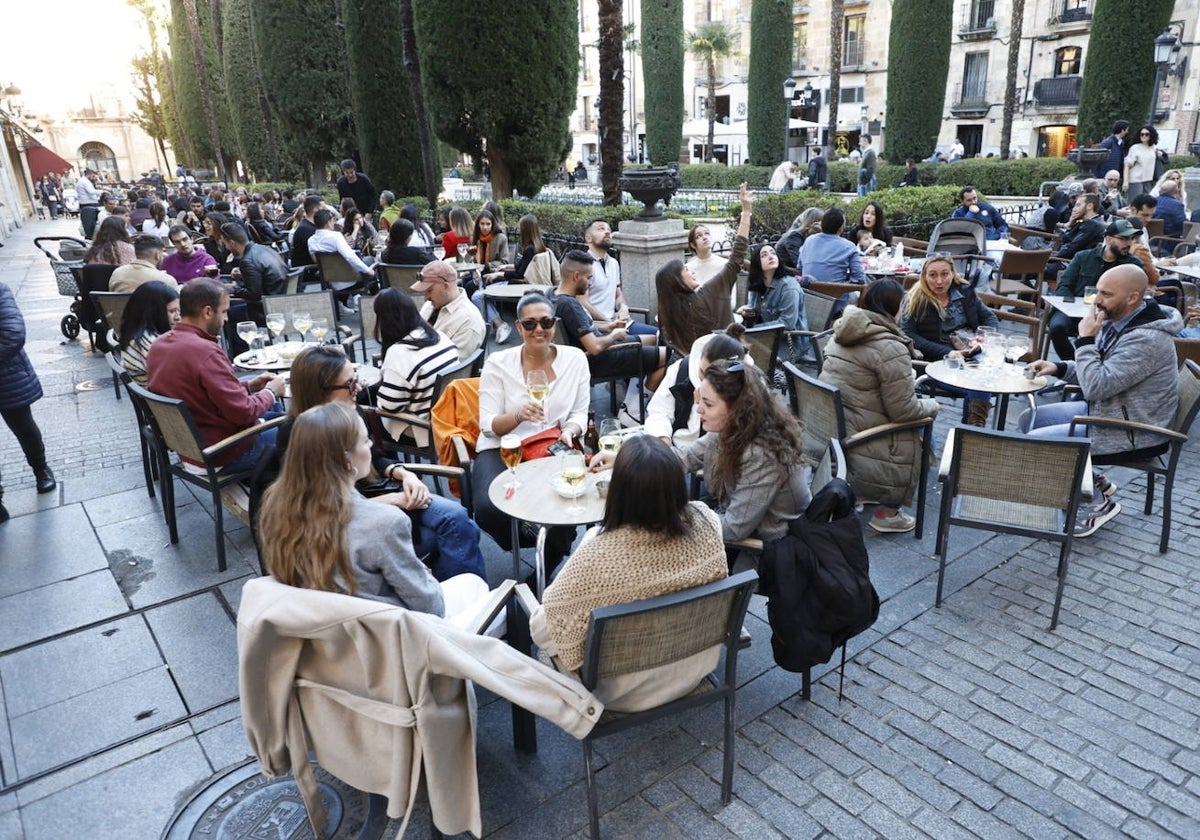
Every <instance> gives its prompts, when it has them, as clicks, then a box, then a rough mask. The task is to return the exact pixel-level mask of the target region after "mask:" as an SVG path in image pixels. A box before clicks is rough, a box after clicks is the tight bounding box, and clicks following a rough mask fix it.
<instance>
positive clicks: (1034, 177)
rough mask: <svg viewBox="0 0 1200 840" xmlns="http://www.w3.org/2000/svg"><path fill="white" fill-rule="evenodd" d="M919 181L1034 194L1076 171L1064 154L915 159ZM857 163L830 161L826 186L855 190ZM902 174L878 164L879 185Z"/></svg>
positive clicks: (898, 169)
mask: <svg viewBox="0 0 1200 840" xmlns="http://www.w3.org/2000/svg"><path fill="white" fill-rule="evenodd" d="M917 172H918V175H917V178H918V182H919V183H921V184H922V185H925V186H934V185H947V186H959V187H964V186H967V185H968V184H969V185H971V186H973V187H976V188H978V189H979V190H980V192H984V193H990V194H992V195H1037V194H1038V189H1039V187H1040V186H1041V183H1042V181H1061V180H1062V179H1063V178H1068V177H1070V176H1071V175H1074V174H1075V172H1076V168H1075V164H1073V163H1071V162H1070V161H1069V160H1067V159H1066V158H1021V159H1019V160H1000V159H999V158H971V159H969V160H960V161H957V162H956V163H918V164H917ZM857 174H858V167H857V165H855V164H854V163H851V162H850V161H837V162H835V163H831V164H829V188H830V189H831V190H832V191H834V192H854V191H855V186H854V183H855V178H856V176H857ZM903 176H904V167H903V166H897V165H896V164H881V165H880V167H879V170H878V173H877V175H876V178H877V183H878V184H880V185H881V186H883V185H887V186H890V185H892V184H895V183H896V182H897V181H899V180H900V179H901V178H902V177H903Z"/></svg>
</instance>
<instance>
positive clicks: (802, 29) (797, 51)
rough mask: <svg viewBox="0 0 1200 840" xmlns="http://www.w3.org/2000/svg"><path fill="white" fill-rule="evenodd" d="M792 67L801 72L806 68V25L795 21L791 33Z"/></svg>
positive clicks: (803, 22)
mask: <svg viewBox="0 0 1200 840" xmlns="http://www.w3.org/2000/svg"><path fill="white" fill-rule="evenodd" d="M792 67H794V68H795V69H797V70H803V69H805V68H807V67H808V23H807V22H806V21H797V22H796V25H795V28H794V29H793V31H792Z"/></svg>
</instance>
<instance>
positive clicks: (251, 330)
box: [237, 321, 258, 347]
mask: <svg viewBox="0 0 1200 840" xmlns="http://www.w3.org/2000/svg"><path fill="white" fill-rule="evenodd" d="M237 334H238V338H240V339H241V340H242V341H244V342H246V346H247V347H249V346H250V345H251V344H253V343H254V337H255V336H256V335H258V324H256V323H254V322H253V321H238V325H237Z"/></svg>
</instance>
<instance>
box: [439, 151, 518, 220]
mask: <svg viewBox="0 0 1200 840" xmlns="http://www.w3.org/2000/svg"><path fill="white" fill-rule="evenodd" d="M487 159H488V168H489V170H491V174H492V196H493V197H494V198H495V199H496V200H497V201H500V200H501V199H504V198H512V191H513V186H512V173H511V172H510V171H509V169H508V161H506V160H505V159H504V156H503V155H502V154H501V153H500V152H499V151H498V150H497V149H496V148H495V147H494V146H489V147H488V153H487ZM481 160H482V158H479V159H478V160H477V161H476V162H477V164H478V163H479V161H481ZM479 165H482V164H479ZM434 206H435V207H436V206H437V205H434Z"/></svg>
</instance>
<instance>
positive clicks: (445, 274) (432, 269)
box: [412, 260, 458, 292]
mask: <svg viewBox="0 0 1200 840" xmlns="http://www.w3.org/2000/svg"><path fill="white" fill-rule="evenodd" d="M435 280H445V281H446V282H448V283H457V282H458V275H457V274H455V273H454V269H453V268H451V267H450V264H449V263H446V262H443V261H442V260H434V261H433V262H431V263H429V264H428V265H426V266H425V267H424V268H422V269H421V274H420V278H419V279H418V280H417V282H416V283H413V284H412V290H413V291H414V292H424V291H428V290H429V287H430V286H432V285H433V283H434V281H435Z"/></svg>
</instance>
